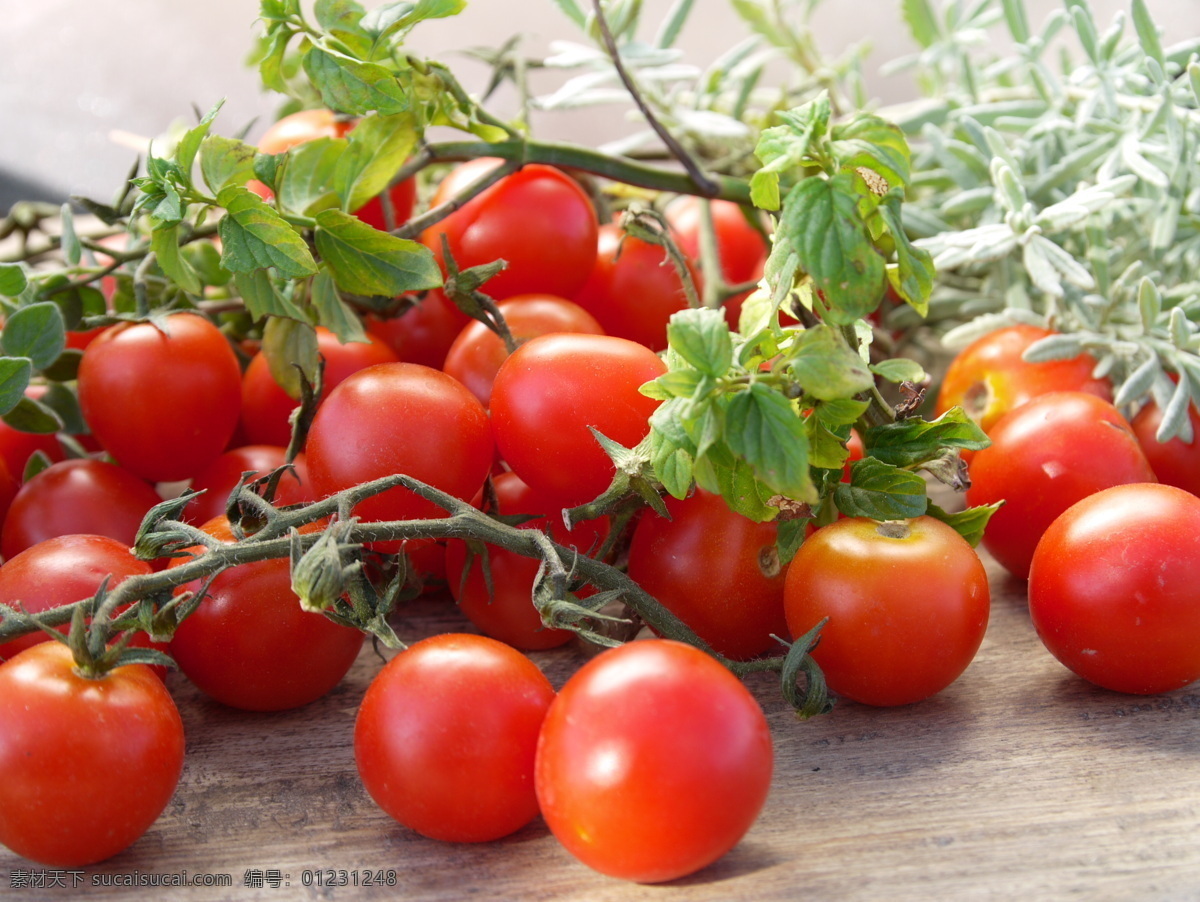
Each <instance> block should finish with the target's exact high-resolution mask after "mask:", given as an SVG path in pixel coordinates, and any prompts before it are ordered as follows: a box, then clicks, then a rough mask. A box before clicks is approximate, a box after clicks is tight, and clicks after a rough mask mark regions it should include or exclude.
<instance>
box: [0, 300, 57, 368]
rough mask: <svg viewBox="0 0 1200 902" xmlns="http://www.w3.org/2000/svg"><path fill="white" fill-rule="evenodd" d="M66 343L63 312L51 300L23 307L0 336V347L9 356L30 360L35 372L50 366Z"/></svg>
mask: <svg viewBox="0 0 1200 902" xmlns="http://www.w3.org/2000/svg"><path fill="white" fill-rule="evenodd" d="M66 344H67V335H66V326H65V325H64V323H63V316H62V311H61V310H59V309H58V305H57V304H55V303H54V302H52V301H42V302H41V303H37V304H30V305H29V306H28V307H21V308H20V309H19V310H17V311H16V312H15V313H13V314H11V315H10V316H9V317H8V319H7V321H6V322H5V323H4V331H3V332H2V333H0V348H3V349H4V353H5V354H6V355H7V356H9V357H27V358H29V361H30V363H31V364H32V365H33V368H34V369H38V370H40V369H43V368H44V367H48V366H49V365H50V364H52V363H53V362H54V361H55V360H57V359H58V355H59V354H61V353H62V352H63V348H65V347H66Z"/></svg>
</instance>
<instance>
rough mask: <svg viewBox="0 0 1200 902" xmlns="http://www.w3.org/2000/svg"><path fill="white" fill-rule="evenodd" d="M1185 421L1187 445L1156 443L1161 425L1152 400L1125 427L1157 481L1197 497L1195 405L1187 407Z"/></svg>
mask: <svg viewBox="0 0 1200 902" xmlns="http://www.w3.org/2000/svg"><path fill="white" fill-rule="evenodd" d="M1188 418H1189V419H1190V420H1191V422H1192V440H1191V441H1190V442H1185V441H1184V440H1183V439H1181V438H1179V437H1175V438H1173V439H1171V440H1170V441H1169V442H1160V441H1159V440H1158V439H1156V438H1155V437H1154V435H1155V433H1156V432H1158V427H1159V424H1160V423H1162V411H1161V410H1159V409H1158V405H1157V404H1155V403H1154V402H1153V401H1150V402H1149V403H1147V404H1146V405H1145V406H1144V407H1143V408H1142V409H1141V410H1139V411H1138V413H1137V416H1135V417H1134V418H1133V420H1132V421H1131V422H1130V424H1129V425H1130V427H1131V428H1132V429H1133V434H1134V435H1136V436H1137V440H1138V444H1139V445H1141V447H1142V452H1143V453H1144V454H1145V455H1146V460H1148V461H1149V462H1150V467H1151V469H1153V470H1154V475H1155V476H1156V477H1157V478H1158V481H1159V482H1162V483H1165V484H1167V485H1173V486H1178V487H1179V488H1181V489H1186V490H1187V491H1189V492H1191V493H1192V494H1193V495H1200V411H1198V410H1197V409H1196V405H1195V404H1191V405H1189V406H1188Z"/></svg>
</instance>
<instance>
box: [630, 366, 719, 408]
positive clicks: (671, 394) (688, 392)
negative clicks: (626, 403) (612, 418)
mask: <svg viewBox="0 0 1200 902" xmlns="http://www.w3.org/2000/svg"><path fill="white" fill-rule="evenodd" d="M703 382H704V374H703V373H701V372H700V371H699V370H693V369H673V370H671V371H670V372H668V373H663V374H662V375H661V376H659V377H658V378H657V379H655V380H654V381H652V382H647V383H646V384H645V385H643V386H641V387H640V388H639V389H638V391H639V392H641V393H642V394H643V395H645V396H646V397H647V398H656V399H657V400H659V401H666V400H667V399H668V398H690V397H692V395H693V394H694V393H695V392H696V389H697V388H698V387H699V386H700V385H701V384H702V383H703Z"/></svg>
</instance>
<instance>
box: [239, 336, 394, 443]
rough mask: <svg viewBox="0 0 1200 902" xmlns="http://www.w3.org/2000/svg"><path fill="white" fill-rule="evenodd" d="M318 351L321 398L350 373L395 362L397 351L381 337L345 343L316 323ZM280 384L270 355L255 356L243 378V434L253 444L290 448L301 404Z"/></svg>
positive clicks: (325, 396)
mask: <svg viewBox="0 0 1200 902" xmlns="http://www.w3.org/2000/svg"><path fill="white" fill-rule="evenodd" d="M316 331H317V353H318V354H320V355H321V356H322V357H324V358H325V374H324V387H323V390H322V392H321V400H324V399H325V398H327V397H329V393H330V392H331V391H333V389H334V388H335V387H337V385H338V384H339V383H340V382H341V381H342V380H344V379H345V378H346V377H347V376H349V375H350V374H351V373H357V372H358V371H359V370H361V369H365V368H366V367H368V366H373V365H374V364H376V363H395V362H396V360H397V357H396V354H395V352H394V351H392V349H391V348H390V347H388V345H387V344H386V343H385V342H384V341H383V340H382V339H380V338H377V337H376V336H374V335H368V336H367V337H368V338H369V339H370V341H366V342H362V341H348V342H346V343H345V344H342V342H341V341H339V340H338V337H337V335H335V334H334V333H333V332H330V331H329V330H328V329H326V328H325V327H324V326H317V330H316ZM299 403H300V402H299V401H298V400H296V399H295V398H293V397H291V396H290V395H289V394H288V393H287V392H285V391H284V390H283V389H282V388H280V387H279V383H277V382H276V381H275V377H274V376H272V375H271V368H270V365H269V364H268V363H267V358H266V357H264V356H263V355H262V354H258V355H256V356H255V357H254V358H253V359H251V361H250V365H249V366H247V367H246V373H245V375H244V376H243V377H242V423H241V426H242V433H243V434H244V435H245V436H246V438H247V439H248V441H247V444H251V445H280V446H282V447H284V448H286V447H287V445H288V442H290V441H291V439H292V424H291V422H290V421H289V417H291V415H292V411H293V410H295V409H296V407H297V406H298V405H299Z"/></svg>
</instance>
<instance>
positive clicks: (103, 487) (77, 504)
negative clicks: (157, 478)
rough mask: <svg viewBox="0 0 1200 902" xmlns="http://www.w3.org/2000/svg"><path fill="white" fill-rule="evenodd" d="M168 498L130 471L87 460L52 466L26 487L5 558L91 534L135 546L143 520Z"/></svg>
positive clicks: (10, 525)
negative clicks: (60, 538) (50, 542)
mask: <svg viewBox="0 0 1200 902" xmlns="http://www.w3.org/2000/svg"><path fill="white" fill-rule="evenodd" d="M161 500H162V498H160V497H159V495H158V492H156V491H155V490H154V487H153V486H151V485H149V484H148V483H146V482H143V481H142V480H141V479H138V477H136V476H134V475H133V474H132V473H130V472H129V471H128V470H125V469H123V468H121V467H118V466H116V465H115V464H110V463H105V462H104V461H101V460H92V459H90V458H81V459H77V460H64V461H62V462H61V463H57V464H52V465H51V466H49V467H47V468H46V469H44V470H42V472H40V473H38V474H37V476H35V477H33V479H31V480H29V482H27V483H25V485H23V486H21V490H20V491H19V492H17V495H16V497H15V498H14V499H13V502H12V504H11V505H10V506H9V509H8V516H6V517H5V518H4V530H3V532H2V533H0V553H2V554H3V555H4V557H5V558H11V557H13V556H14V555H16V554H19V553H20V552H22V551H24V550H25V549H26V548H29V547H30V546H31V545H36V544H37V543H38V542H42V541H45V540H46V539H52V538H54V537H55V536H63V535H71V534H75V533H87V534H89V535H101V536H109V537H111V538H114V539H116V540H118V541H119V542H121V543H122V544H124V545H126V546H130V545H132V544H133V540H134V537H135V536H136V535H137V531H138V527H139V526H141V525H142V518H143V517H145V516H146V512H147V511H149V510H150V508H152V507H153V506H154V505H156V504H158V503H159V502H160V501H161Z"/></svg>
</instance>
